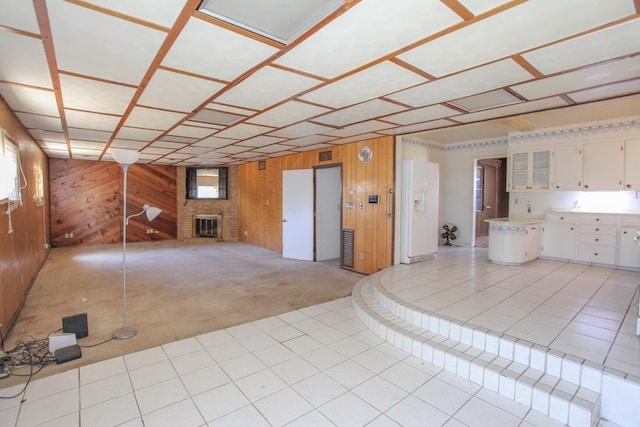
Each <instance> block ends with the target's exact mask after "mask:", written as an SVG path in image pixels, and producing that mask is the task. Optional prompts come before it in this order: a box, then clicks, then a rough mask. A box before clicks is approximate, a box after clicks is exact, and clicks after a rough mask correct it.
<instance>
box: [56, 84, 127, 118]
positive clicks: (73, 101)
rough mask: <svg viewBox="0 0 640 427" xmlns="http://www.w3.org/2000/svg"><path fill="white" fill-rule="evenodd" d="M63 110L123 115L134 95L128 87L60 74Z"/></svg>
mask: <svg viewBox="0 0 640 427" xmlns="http://www.w3.org/2000/svg"><path fill="white" fill-rule="evenodd" d="M60 87H61V89H62V102H63V103H64V106H65V108H72V109H76V110H86V111H94V112H98V113H107V114H117V115H120V116H121V115H123V114H124V112H125V111H126V109H127V107H128V106H129V102H131V98H132V97H133V95H134V94H135V91H136V89H135V88H133V87H130V86H123V85H117V84H113V83H105V82H101V81H97V80H93V79H85V78H81V77H76V76H70V75H67V74H60Z"/></svg>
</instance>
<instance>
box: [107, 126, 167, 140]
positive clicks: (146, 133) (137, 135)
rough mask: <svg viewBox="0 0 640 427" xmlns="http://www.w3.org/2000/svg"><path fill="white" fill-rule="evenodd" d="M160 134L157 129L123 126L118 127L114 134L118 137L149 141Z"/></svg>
mask: <svg viewBox="0 0 640 427" xmlns="http://www.w3.org/2000/svg"><path fill="white" fill-rule="evenodd" d="M161 134H162V132H159V131H157V130H150V129H138V128H132V127H127V126H123V127H121V128H120V130H119V131H118V134H117V135H116V136H117V137H118V138H119V139H131V140H137V141H146V142H149V141H153V140H154V139H156V138H157V137H159V136H160V135H161Z"/></svg>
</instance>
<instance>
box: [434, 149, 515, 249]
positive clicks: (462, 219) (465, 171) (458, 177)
mask: <svg viewBox="0 0 640 427" xmlns="http://www.w3.org/2000/svg"><path fill="white" fill-rule="evenodd" d="M506 156H507V139H506V138H504V139H501V140H484V141H475V142H469V143H462V144H456V145H453V146H451V145H450V146H447V150H446V151H445V156H444V158H445V162H444V168H442V169H444V173H443V175H444V178H443V180H444V191H443V192H442V193H441V198H440V200H441V202H442V203H443V205H442V210H443V214H442V220H443V221H442V223H443V224H444V223H447V224H454V225H456V226H457V227H458V238H457V239H456V244H458V245H471V243H472V241H473V238H474V231H475V230H474V227H475V216H474V214H475V211H474V194H473V185H474V176H475V161H476V160H478V159H491V158H498V157H506Z"/></svg>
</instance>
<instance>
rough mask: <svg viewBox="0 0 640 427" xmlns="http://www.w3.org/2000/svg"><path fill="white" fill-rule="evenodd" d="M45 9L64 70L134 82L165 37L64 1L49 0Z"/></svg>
mask: <svg viewBox="0 0 640 427" xmlns="http://www.w3.org/2000/svg"><path fill="white" fill-rule="evenodd" d="M47 9H48V11H49V21H50V23H51V32H52V38H53V44H54V48H55V51H56V58H57V62H58V68H59V69H60V70H64V71H70V72H74V73H78V74H84V75H89V76H95V77H100V78H102V79H106V80H111V81H115V82H122V83H129V84H136V85H137V84H138V83H140V81H141V80H142V77H143V76H144V74H145V73H146V72H147V69H148V68H149V66H150V65H151V62H152V61H153V59H154V58H155V56H156V53H157V52H158V49H159V48H160V46H161V45H162V43H163V42H164V39H165V38H166V36H167V34H166V33H165V32H162V31H158V30H155V29H152V28H149V27H145V26H143V25H139V24H135V23H133V22H129V21H126V20H124V19H119V18H116V17H114V16H111V15H107V14H104V13H100V12H96V11H94V10H91V9H88V8H85V7H81V6H77V5H75V4H72V3H69V2H65V1H58V0H49V1H47ZM134 40H135V43H134V42H132V41H134ZM123 46H126V49H125V48H123Z"/></svg>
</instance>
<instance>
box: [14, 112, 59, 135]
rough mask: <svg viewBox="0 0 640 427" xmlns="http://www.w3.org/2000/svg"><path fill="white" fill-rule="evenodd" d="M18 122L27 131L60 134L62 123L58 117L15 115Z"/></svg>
mask: <svg viewBox="0 0 640 427" xmlns="http://www.w3.org/2000/svg"><path fill="white" fill-rule="evenodd" d="M16 116H18V119H20V122H22V124H23V125H24V126H25V127H26V128H27V129H40V130H50V131H53V132H62V122H61V121H60V118H59V117H50V116H41V115H38V114H28V113H16Z"/></svg>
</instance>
